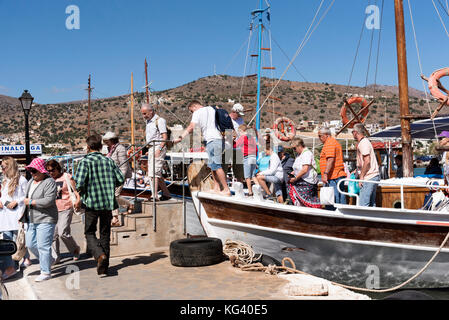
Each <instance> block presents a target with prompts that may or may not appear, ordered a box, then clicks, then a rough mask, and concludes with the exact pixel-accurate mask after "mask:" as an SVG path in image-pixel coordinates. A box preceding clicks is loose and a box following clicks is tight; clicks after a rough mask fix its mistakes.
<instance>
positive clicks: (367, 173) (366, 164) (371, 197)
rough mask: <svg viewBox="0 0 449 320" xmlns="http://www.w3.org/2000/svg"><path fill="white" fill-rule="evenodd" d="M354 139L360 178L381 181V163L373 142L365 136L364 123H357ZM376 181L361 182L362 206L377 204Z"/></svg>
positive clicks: (354, 129)
mask: <svg viewBox="0 0 449 320" xmlns="http://www.w3.org/2000/svg"><path fill="white" fill-rule="evenodd" d="M352 135H353V136H354V139H356V140H357V141H358V144H357V169H358V170H359V171H360V173H359V179H360V180H370V181H380V177H379V165H378V163H377V159H376V154H375V153H374V148H373V145H372V144H371V142H370V141H369V140H368V138H367V137H365V131H364V128H363V124H361V123H357V124H355V125H354V128H353V129H352ZM376 189H377V184H376V183H369V182H360V203H359V205H361V206H367V207H375V206H376Z"/></svg>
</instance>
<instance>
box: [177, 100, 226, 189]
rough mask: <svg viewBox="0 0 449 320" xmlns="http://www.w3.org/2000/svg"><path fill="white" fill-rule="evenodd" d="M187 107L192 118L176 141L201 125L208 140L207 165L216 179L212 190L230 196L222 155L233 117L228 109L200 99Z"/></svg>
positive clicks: (179, 140)
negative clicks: (204, 102) (203, 102)
mask: <svg viewBox="0 0 449 320" xmlns="http://www.w3.org/2000/svg"><path fill="white" fill-rule="evenodd" d="M187 109H189V111H190V112H191V113H192V120H191V122H190V124H189V126H188V127H187V128H186V129H185V130H184V132H183V133H182V135H181V136H180V137H179V138H177V139H175V140H174V143H179V142H181V141H182V139H184V138H185V137H186V136H188V135H189V134H190V133H192V132H193V130H194V128H196V127H199V128H200V129H201V133H202V136H203V139H204V140H206V151H207V155H208V162H207V166H208V167H209V168H210V169H211V170H212V177H213V179H214V188H213V190H212V192H214V193H218V194H221V195H225V196H230V195H231V191H230V190H229V187H228V184H227V181H226V174H225V171H224V170H223V163H222V162H223V161H222V156H223V152H224V150H225V141H224V134H225V132H226V131H228V130H231V131H232V128H233V126H232V121H231V118H230V117H229V114H228V113H227V112H226V110H224V109H219V108H216V107H211V106H207V107H204V106H203V105H202V104H201V103H200V102H199V101H198V100H193V101H191V102H189V103H188V104H187ZM226 115H227V117H226ZM228 120H229V121H228ZM229 123H230V124H229ZM229 126H230V127H229Z"/></svg>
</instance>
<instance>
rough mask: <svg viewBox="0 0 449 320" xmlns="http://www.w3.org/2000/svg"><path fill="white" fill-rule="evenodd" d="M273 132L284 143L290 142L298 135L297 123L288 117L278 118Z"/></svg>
mask: <svg viewBox="0 0 449 320" xmlns="http://www.w3.org/2000/svg"><path fill="white" fill-rule="evenodd" d="M273 130H274V134H275V135H276V137H277V138H278V139H279V140H282V141H290V140H291V139H293V138H294V136H295V135H296V127H295V123H294V122H293V121H292V120H291V119H289V118H287V117H281V118H277V119H276V121H275V122H274V124H273Z"/></svg>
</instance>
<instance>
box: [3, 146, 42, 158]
mask: <svg viewBox="0 0 449 320" xmlns="http://www.w3.org/2000/svg"><path fill="white" fill-rule="evenodd" d="M30 153H31V154H38V155H40V154H42V145H41V144H32V145H30ZM25 154H26V152H25V146H24V145H21V144H16V145H0V156H13V155H25Z"/></svg>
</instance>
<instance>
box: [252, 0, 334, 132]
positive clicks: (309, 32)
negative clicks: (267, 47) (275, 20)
mask: <svg viewBox="0 0 449 320" xmlns="http://www.w3.org/2000/svg"><path fill="white" fill-rule="evenodd" d="M323 3H324V0H322V1H321V3H320V6H319V8H318V10H317V12H316V14H315V16H314V18H313V20H312V23H311V24H310V26H309V29H308V30H307V32H306V35H305V36H304V39H303V40H302V42H301V44H300V46H299V47H298V49H297V50H296V53H295V55H294V56H293V58H292V60H291V61H290V63H289V64H288V66H287V68H286V69H285V70H284V73H283V74H282V75H281V77H280V78H279V79H278V81H277V82H276V85H275V86H274V87H273V89H272V90H271V91H270V93H269V94H268V96H267V97H266V98H265V100H264V102H263V103H262V104H261V106H260V107H259V109H258V110H256V113H255V114H254V116H253V117H252V118H251V120H250V121H249V123H248V124H249V125H251V123H252V122H253V121H254V119H255V118H256V116H257V113H258V112H260V110H261V109H262V108H263V107H264V105H265V103H266V102H267V100H268V97H270V96H271V94H272V93H273V92H274V90H275V89H276V87H277V86H278V85H279V83H280V82H281V80H282V78H283V77H284V76H285V74H286V73H287V71H288V69H290V66H291V65H292V64H293V62H294V60H295V59H296V58H297V57H298V55H299V53H301V51H302V49H304V46H305V45H306V44H307V42H308V41H309V39H310V37H311V36H312V34H313V33H314V32H315V30H316V29H317V28H318V26H319V25H320V24H321V22H322V21H323V19H324V17H325V16H326V15H327V13H328V12H329V10H330V9H331V8H332V6H333V5H334V3H335V0H332V3H331V4H330V5H329V7H328V8H327V9H326V11H325V12H324V14H323V16H322V17H321V18H320V20H319V21H318V23H317V25H316V26H315V27H314V28H313V29H312V26H313V24H314V22H315V20H316V18H317V16H318V13H319V12H320V10H321V7H322V5H323ZM311 29H312V31H310V30H311Z"/></svg>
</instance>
